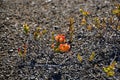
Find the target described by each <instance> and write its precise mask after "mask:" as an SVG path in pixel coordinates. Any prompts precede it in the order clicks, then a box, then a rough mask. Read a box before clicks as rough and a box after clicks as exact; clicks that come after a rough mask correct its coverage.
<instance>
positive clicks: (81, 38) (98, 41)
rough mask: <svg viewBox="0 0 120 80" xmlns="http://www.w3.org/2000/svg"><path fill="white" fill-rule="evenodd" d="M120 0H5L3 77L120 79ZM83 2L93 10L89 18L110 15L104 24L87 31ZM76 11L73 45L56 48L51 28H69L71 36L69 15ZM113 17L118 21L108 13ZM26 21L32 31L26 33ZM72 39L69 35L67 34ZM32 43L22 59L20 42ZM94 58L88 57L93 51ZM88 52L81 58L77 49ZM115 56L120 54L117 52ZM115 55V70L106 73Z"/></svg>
mask: <svg viewBox="0 0 120 80" xmlns="http://www.w3.org/2000/svg"><path fill="white" fill-rule="evenodd" d="M118 3H120V1H119V0H0V70H1V71H0V80H120V31H119V30H116V29H113V28H112V26H115V27H116V26H120V21H119V19H118V17H116V16H115V15H113V14H112V13H111V10H113V9H114V8H115V6H114V5H115V4H118ZM80 8H82V9H84V10H86V11H89V12H90V15H89V16H88V18H87V24H92V23H93V18H95V17H98V18H100V20H101V24H102V21H103V19H106V21H105V23H106V27H105V29H97V28H95V25H92V27H93V29H92V30H91V31H88V30H87V29H86V25H80V23H81V20H82V18H83V16H82V14H81V13H80ZM70 17H73V18H74V20H75V23H74V29H75V31H74V35H73V42H72V43H70V44H71V50H70V51H69V52H66V53H56V52H54V51H53V50H52V49H51V47H50V46H51V44H52V41H51V36H52V32H55V34H56V35H57V34H61V33H62V34H65V35H66V38H67V39H69V38H70V37H69V32H68V30H69V18H70ZM111 17H113V23H110V22H109V19H110V18H111ZM24 23H27V24H28V25H29V27H30V33H29V34H28V35H26V34H24V31H23V24H24ZM38 26H40V27H41V31H45V30H46V33H45V34H44V35H41V36H40V38H39V39H38V40H35V39H34V36H33V33H34V31H35V29H36V27H38ZM67 41H68V40H67ZM24 43H26V44H27V55H26V57H25V58H24V59H23V58H21V57H20V56H19V55H18V51H17V50H18V48H21V47H22V46H23V44H24ZM92 51H94V52H95V58H94V60H93V61H91V62H90V61H88V58H89V56H90V54H91V52H92ZM78 53H79V54H80V55H81V56H82V57H83V61H82V62H79V61H78V59H77V56H76V54H78ZM115 56H117V57H116V58H115ZM114 58H115V60H116V61H117V66H116V68H115V75H114V76H113V77H107V76H106V74H105V72H104V71H103V67H106V66H108V65H109V64H110V62H111V61H112V60H113V59H114Z"/></svg>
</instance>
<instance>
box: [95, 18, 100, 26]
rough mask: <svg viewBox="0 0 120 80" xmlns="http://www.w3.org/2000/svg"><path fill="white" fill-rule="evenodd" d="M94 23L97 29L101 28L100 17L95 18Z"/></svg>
mask: <svg viewBox="0 0 120 80" xmlns="http://www.w3.org/2000/svg"><path fill="white" fill-rule="evenodd" d="M94 23H95V26H96V27H97V28H100V19H99V18H98V17H95V18H94Z"/></svg>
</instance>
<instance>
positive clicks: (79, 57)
mask: <svg viewBox="0 0 120 80" xmlns="http://www.w3.org/2000/svg"><path fill="white" fill-rule="evenodd" d="M77 59H78V60H79V61H80V62H82V60H83V58H82V56H81V55H80V54H77Z"/></svg>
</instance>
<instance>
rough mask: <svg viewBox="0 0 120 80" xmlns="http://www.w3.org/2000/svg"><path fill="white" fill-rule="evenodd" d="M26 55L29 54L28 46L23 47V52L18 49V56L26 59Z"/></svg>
mask: <svg viewBox="0 0 120 80" xmlns="http://www.w3.org/2000/svg"><path fill="white" fill-rule="evenodd" d="M26 53H27V45H26V44H24V45H23V50H21V49H20V48H18V54H19V56H20V57H25V56H26Z"/></svg>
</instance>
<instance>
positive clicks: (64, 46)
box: [59, 43, 70, 52]
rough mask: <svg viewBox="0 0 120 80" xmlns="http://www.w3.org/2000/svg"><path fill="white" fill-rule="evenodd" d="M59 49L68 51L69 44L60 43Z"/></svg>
mask: <svg viewBox="0 0 120 80" xmlns="http://www.w3.org/2000/svg"><path fill="white" fill-rule="evenodd" d="M59 50H60V52H68V51H69V50H70V45H69V44H67V43H65V44H60V45H59Z"/></svg>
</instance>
